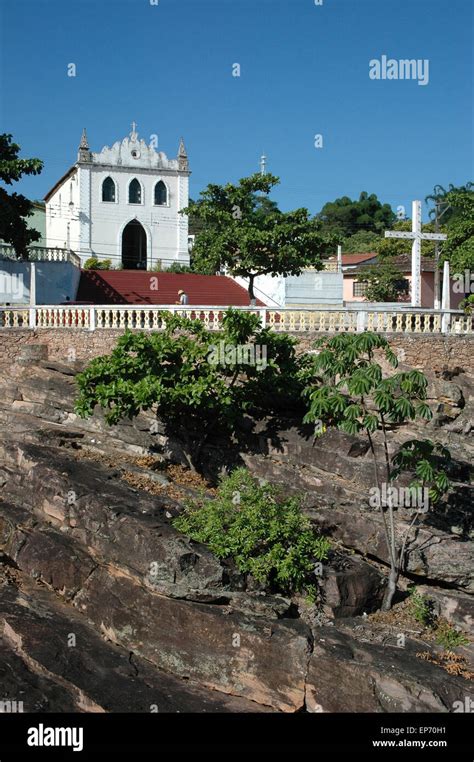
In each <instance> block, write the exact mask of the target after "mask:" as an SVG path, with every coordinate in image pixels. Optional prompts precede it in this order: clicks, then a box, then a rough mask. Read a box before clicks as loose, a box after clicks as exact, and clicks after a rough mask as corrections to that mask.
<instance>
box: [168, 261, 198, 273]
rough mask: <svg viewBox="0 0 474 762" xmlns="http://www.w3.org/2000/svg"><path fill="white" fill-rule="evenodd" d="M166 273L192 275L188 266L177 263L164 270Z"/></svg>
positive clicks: (191, 270)
mask: <svg viewBox="0 0 474 762" xmlns="http://www.w3.org/2000/svg"><path fill="white" fill-rule="evenodd" d="M166 272H167V273H192V272H193V269H192V267H191V266H190V265H182V264H180V263H179V262H173V264H172V265H170V266H169V267H167V268H166Z"/></svg>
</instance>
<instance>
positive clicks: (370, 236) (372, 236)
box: [342, 230, 383, 254]
mask: <svg viewBox="0 0 474 762" xmlns="http://www.w3.org/2000/svg"><path fill="white" fill-rule="evenodd" d="M382 241H383V239H382V238H381V237H380V235H379V234H378V233H374V232H373V231H371V230H359V232H358V233H354V235H351V236H349V237H348V238H345V239H344V240H343V242H342V251H343V252H344V254H359V253H360V254H362V253H363V254H366V253H369V252H372V251H373V252H377V251H378V249H379V246H380V244H381V242H382Z"/></svg>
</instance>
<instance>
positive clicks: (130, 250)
mask: <svg viewBox="0 0 474 762" xmlns="http://www.w3.org/2000/svg"><path fill="white" fill-rule="evenodd" d="M122 265H123V268H124V270H146V232H145V229H144V228H143V226H142V225H140V223H139V222H138V220H132V221H131V222H129V223H128V225H126V226H125V228H124V230H123V233H122Z"/></svg>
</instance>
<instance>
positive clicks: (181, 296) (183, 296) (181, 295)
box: [176, 288, 189, 304]
mask: <svg viewBox="0 0 474 762" xmlns="http://www.w3.org/2000/svg"><path fill="white" fill-rule="evenodd" d="M178 297H179V301H178V302H176V304H188V302H189V300H188V295H187V294H186V293H185V292H184V291H183V290H182V289H181V288H180V289H179V291H178Z"/></svg>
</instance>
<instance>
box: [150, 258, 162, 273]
mask: <svg viewBox="0 0 474 762" xmlns="http://www.w3.org/2000/svg"><path fill="white" fill-rule="evenodd" d="M162 270H163V268H162V266H161V259H158V261H157V262H155V264H154V265H153V267H152V268H151V272H152V273H161V271H162Z"/></svg>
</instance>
